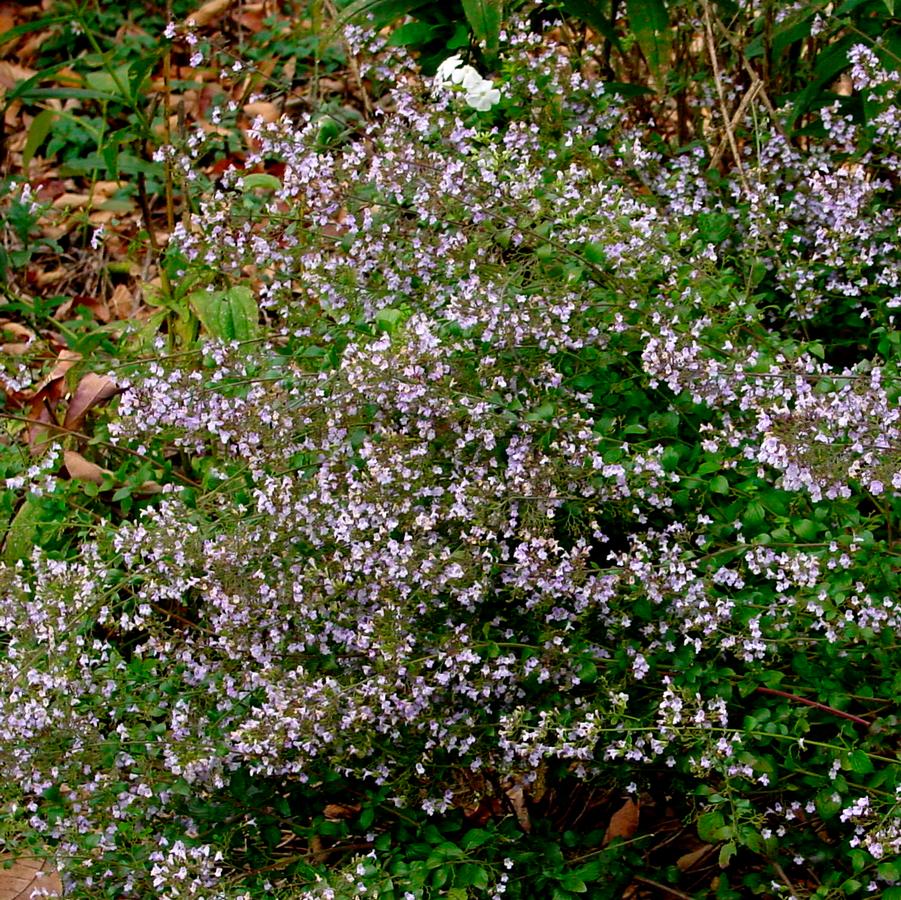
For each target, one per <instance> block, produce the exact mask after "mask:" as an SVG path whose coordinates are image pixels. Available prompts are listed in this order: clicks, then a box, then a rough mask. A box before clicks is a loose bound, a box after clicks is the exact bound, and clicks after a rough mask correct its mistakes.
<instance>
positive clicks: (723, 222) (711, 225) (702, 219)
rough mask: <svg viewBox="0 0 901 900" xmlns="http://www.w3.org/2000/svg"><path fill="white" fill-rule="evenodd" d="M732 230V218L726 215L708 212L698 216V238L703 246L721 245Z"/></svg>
mask: <svg viewBox="0 0 901 900" xmlns="http://www.w3.org/2000/svg"><path fill="white" fill-rule="evenodd" d="M732 230H733V223H732V217H731V216H729V215H727V214H726V213H717V212H708V213H701V214H700V215H699V216H698V237H700V239H701V240H702V241H704V243H705V244H721V243H722V242H723V241H724V240H726V238H727V237H729V235H730V234H731V233H732Z"/></svg>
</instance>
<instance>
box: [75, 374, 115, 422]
mask: <svg viewBox="0 0 901 900" xmlns="http://www.w3.org/2000/svg"><path fill="white" fill-rule="evenodd" d="M120 390H121V388H119V387H118V386H117V385H116V382H115V381H113V379H112V378H110V377H109V376H108V375H97V374H95V373H94V372H88V374H87V375H85V376H84V377H83V378H82V379H81V381H79V382H78V387H77V388H75V393H74V394H73V395H72V399H71V400H70V401H69V408H68V409H67V410H66V419H65V422H63V424H64V425H65V427H66V428H69V429H71V430H73V431H77V430H78V428H79V426H80V425H81V423H82V421H83V420H84V417H85V415H86V414H87V412H88V410H89V409H91V408H92V407H94V406H96V405H97V404H98V403H103V402H104V401H105V400H109V399H110V398H111V397H115V396H116V394H118V393H119V391H120Z"/></svg>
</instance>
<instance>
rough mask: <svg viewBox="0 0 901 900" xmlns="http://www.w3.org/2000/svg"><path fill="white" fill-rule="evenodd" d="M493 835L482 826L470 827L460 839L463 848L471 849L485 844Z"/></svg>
mask: <svg viewBox="0 0 901 900" xmlns="http://www.w3.org/2000/svg"><path fill="white" fill-rule="evenodd" d="M493 836H494V835H493V834H492V833H491V832H490V831H487V830H486V829H484V828H472V829H470V830H469V831H467V832H466V834H464V835H463V839H462V840H461V841H460V843H461V845H462V847H463V849H464V850H472V849H473V848H474V847H481V846H482V844H487V843H488V841H490V840H491V839H492V837H493Z"/></svg>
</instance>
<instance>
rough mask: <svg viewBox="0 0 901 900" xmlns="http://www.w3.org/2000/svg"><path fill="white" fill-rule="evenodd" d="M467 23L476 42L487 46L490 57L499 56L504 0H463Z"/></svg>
mask: <svg viewBox="0 0 901 900" xmlns="http://www.w3.org/2000/svg"><path fill="white" fill-rule="evenodd" d="M462 3H463V12H464V13H466V21H467V22H469V27H470V28H471V29H472V33H473V34H474V35H475V36H476V40H478V41H481V42H483V43H484V44H485V49H486V51H487V54H488V56H489V57H494V56H496V55H497V48H498V36H499V35H500V30H501V17H502V15H503V0H462Z"/></svg>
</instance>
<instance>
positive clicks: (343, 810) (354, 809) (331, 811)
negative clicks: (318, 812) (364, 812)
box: [322, 803, 361, 822]
mask: <svg viewBox="0 0 901 900" xmlns="http://www.w3.org/2000/svg"><path fill="white" fill-rule="evenodd" d="M360 809H361V807H360V804H359V803H327V804H326V807H325V809H324V810H323V811H322V812H323V815H324V816H325V817H326V819H329V820H330V821H332V822H337V821H338V820H339V819H352V818H353V817H354V816H355V815H357V814H358V813H359V812H360Z"/></svg>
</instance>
